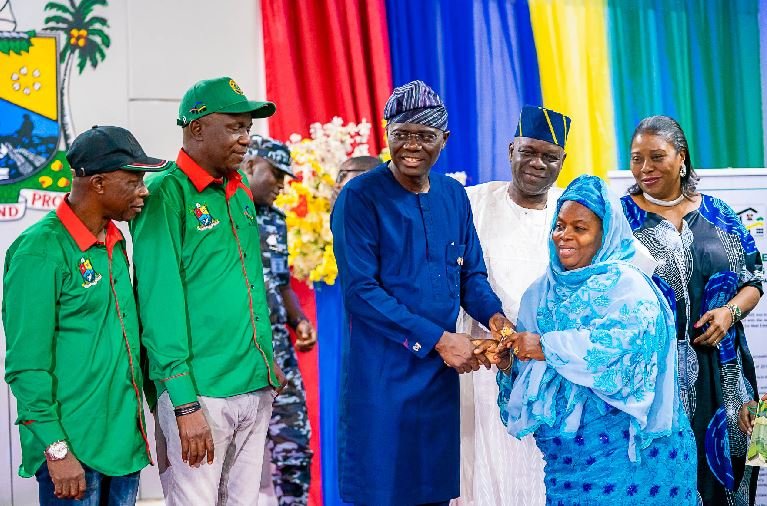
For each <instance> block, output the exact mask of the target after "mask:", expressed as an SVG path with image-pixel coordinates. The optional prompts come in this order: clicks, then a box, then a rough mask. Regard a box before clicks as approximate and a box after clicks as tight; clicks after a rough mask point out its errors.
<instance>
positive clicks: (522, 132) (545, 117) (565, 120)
mask: <svg viewBox="0 0 767 506" xmlns="http://www.w3.org/2000/svg"><path fill="white" fill-rule="evenodd" d="M570 122H571V120H570V118H569V117H567V116H565V115H564V114H562V113H560V112H557V111H553V110H551V109H546V108H545V107H540V106H532V105H526V106H524V107H523V108H522V112H520V113H519V123H518V124H517V131H516V132H514V137H530V138H532V139H539V140H542V141H546V142H550V143H552V144H556V145H557V146H560V147H562V148H564V147H565V143H566V142H567V136H568V135H569V134H570Z"/></svg>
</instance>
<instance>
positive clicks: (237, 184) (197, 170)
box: [176, 149, 253, 200]
mask: <svg viewBox="0 0 767 506" xmlns="http://www.w3.org/2000/svg"><path fill="white" fill-rule="evenodd" d="M176 165H178V166H179V167H180V168H181V170H182V171H183V172H184V174H186V176H187V177H188V178H189V180H190V181H192V184H193V185H194V187H195V188H196V189H197V191H198V192H201V191H203V190H204V189H205V188H207V187H208V186H210V185H211V184H214V183H215V184H224V178H220V177H219V178H215V177H213V176H211V175H210V174H209V173H208V172H207V171H205V169H203V168H202V167H200V166H199V164H198V163H197V162H195V161H194V160H193V159H192V157H191V156H189V154H188V153H187V152H186V151H184V150H183V149H181V150H179V152H178V157H176ZM238 188H242V189H243V190H245V193H247V194H248V197H249V198H250V200H253V195H252V194H251V193H250V188H248V185H246V184H245V183H243V182H242V176H241V175H240V173H239V172H237V171H234V172H230V173H229V174H228V175H227V177H226V188H225V193H226V200H229V199H230V198H231V197H232V195H234V194H235V192H237V189H238Z"/></svg>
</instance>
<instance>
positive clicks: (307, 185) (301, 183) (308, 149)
mask: <svg viewBox="0 0 767 506" xmlns="http://www.w3.org/2000/svg"><path fill="white" fill-rule="evenodd" d="M309 134H310V137H309V138H308V139H302V138H301V136H300V135H298V134H293V135H291V136H290V139H289V140H288V142H287V145H288V147H289V148H290V152H291V155H292V157H293V171H294V172H295V174H296V178H295V179H293V180H292V181H290V183H289V184H288V186H287V187H286V188H285V190H284V191H283V193H282V194H281V195H280V196H279V197H277V200H276V201H275V204H276V205H277V206H278V207H280V208H281V209H282V210H283V211H285V214H286V223H287V227H288V263H289V264H290V266H291V268H292V271H293V277H295V278H297V279H299V280H301V281H308V282H311V283H314V282H317V281H322V282H324V283H327V284H329V285H332V284H334V283H335V281H336V276H337V275H338V268H337V266H336V259H335V256H334V255H333V236H332V234H331V232H330V197H331V195H332V192H333V186H334V185H335V182H336V176H337V174H338V166H339V165H341V163H342V162H344V161H345V160H346V159H347V158H349V157H352V156H361V155H368V154H369V148H368V144H367V142H368V138H369V136H370V123H368V122H367V121H365V120H364V119H363V120H362V121H361V122H360V123H358V124H355V123H346V124H344V121H343V120H342V119H341V118H338V117H336V118H333V120H332V121H330V122H329V123H325V124H320V123H314V124H312V125H311V126H310V127H309Z"/></svg>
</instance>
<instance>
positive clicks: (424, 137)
mask: <svg viewBox="0 0 767 506" xmlns="http://www.w3.org/2000/svg"><path fill="white" fill-rule="evenodd" d="M439 137H440V136H439V135H437V134H433V133H431V132H402V131H396V132H391V133H390V134H389V139H391V140H392V141H394V142H396V143H398V144H403V143H405V142H408V141H410V140H411V139H412V140H413V141H415V143H416V144H418V145H420V146H423V145H424V144H427V145H428V144H434V143H435V142H437V140H438V139H439Z"/></svg>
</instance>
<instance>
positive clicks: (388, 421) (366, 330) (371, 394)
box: [331, 81, 512, 506]
mask: <svg viewBox="0 0 767 506" xmlns="http://www.w3.org/2000/svg"><path fill="white" fill-rule="evenodd" d="M384 118H385V119H386V120H387V135H388V139H389V149H390V151H391V156H392V159H391V162H389V163H386V164H383V165H379V166H378V167H376V168H375V169H373V170H371V171H370V172H368V173H366V174H363V175H361V176H358V177H357V178H355V179H354V180H353V181H351V182H350V183H349V184H348V185H347V186H346V187H345V188H344V190H343V191H342V192H341V194H340V196H339V198H338V201H337V202H336V205H335V208H334V210H333V214H332V217H331V228H332V231H333V237H334V251H335V255H336V260H337V262H338V271H339V279H340V282H341V288H342V291H343V298H344V306H345V310H346V317H347V318H348V329H349V332H348V334H347V336H346V338H345V340H344V344H343V354H342V367H343V378H342V386H341V399H340V400H341V417H340V424H339V466H340V469H339V471H340V473H339V474H340V489H341V497H342V498H343V500H344V501H347V502H353V503H355V504H365V505H376V506H383V505H398V506H399V505H418V504H447V503H448V501H449V500H450V499H451V498H454V497H457V496H458V495H459V465H460V463H459V445H460V432H459V386H458V373H462V372H470V371H472V370H475V371H476V370H477V369H479V367H480V365H486V366H488V367H489V362H487V359H486V358H485V357H484V356H483V355H481V354H478V353H474V345H473V344H472V342H471V340H470V337H469V336H468V335H466V334H456V333H455V332H454V331H455V321H456V317H457V315H458V310H459V308H460V307H463V308H464V309H465V310H466V311H467V312H468V313H469V314H470V315H471V316H472V317H474V318H475V319H476V320H477V321H479V322H481V323H482V324H484V325H486V326H488V327H489V328H490V329H491V330H492V331H493V333H494V334H495V335H496V336H498V334H499V333H500V331H501V329H502V328H503V327H504V326H508V327H509V328H512V325H511V323H510V322H509V321H508V320H507V319H506V317H505V316H503V314H502V310H501V302H500V301H499V299H498V297H496V295H495V294H494V293H493V291H492V289H491V288H490V285H489V284H488V281H487V272H486V270H485V265H484V262H483V260H482V250H481V248H480V244H479V239H478V238H477V233H476V231H475V229H474V225H473V220H472V214H471V206H470V204H469V200H468V198H467V196H466V192H465V191H464V189H463V187H462V186H461V185H460V183H458V182H457V181H455V180H453V179H451V178H449V177H447V176H443V175H441V174H436V173H431V172H430V171H431V168H432V166H433V165H434V163H435V162H436V161H437V158H439V154H440V152H441V151H442V149H443V148H444V146H445V143H446V141H447V138H448V135H449V132H448V131H447V111H446V109H445V107H444V105H443V104H442V100H441V99H440V97H439V96H438V95H437V94H436V93H435V92H434V91H433V90H432V89H431V88H429V86H427V85H426V84H424V83H423V82H421V81H413V82H411V83H408V84H406V85H404V86H401V87H399V88H396V89H395V90H394V93H393V94H392V96H391V97H390V98H389V100H388V102H387V103H386V107H385V110H384Z"/></svg>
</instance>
